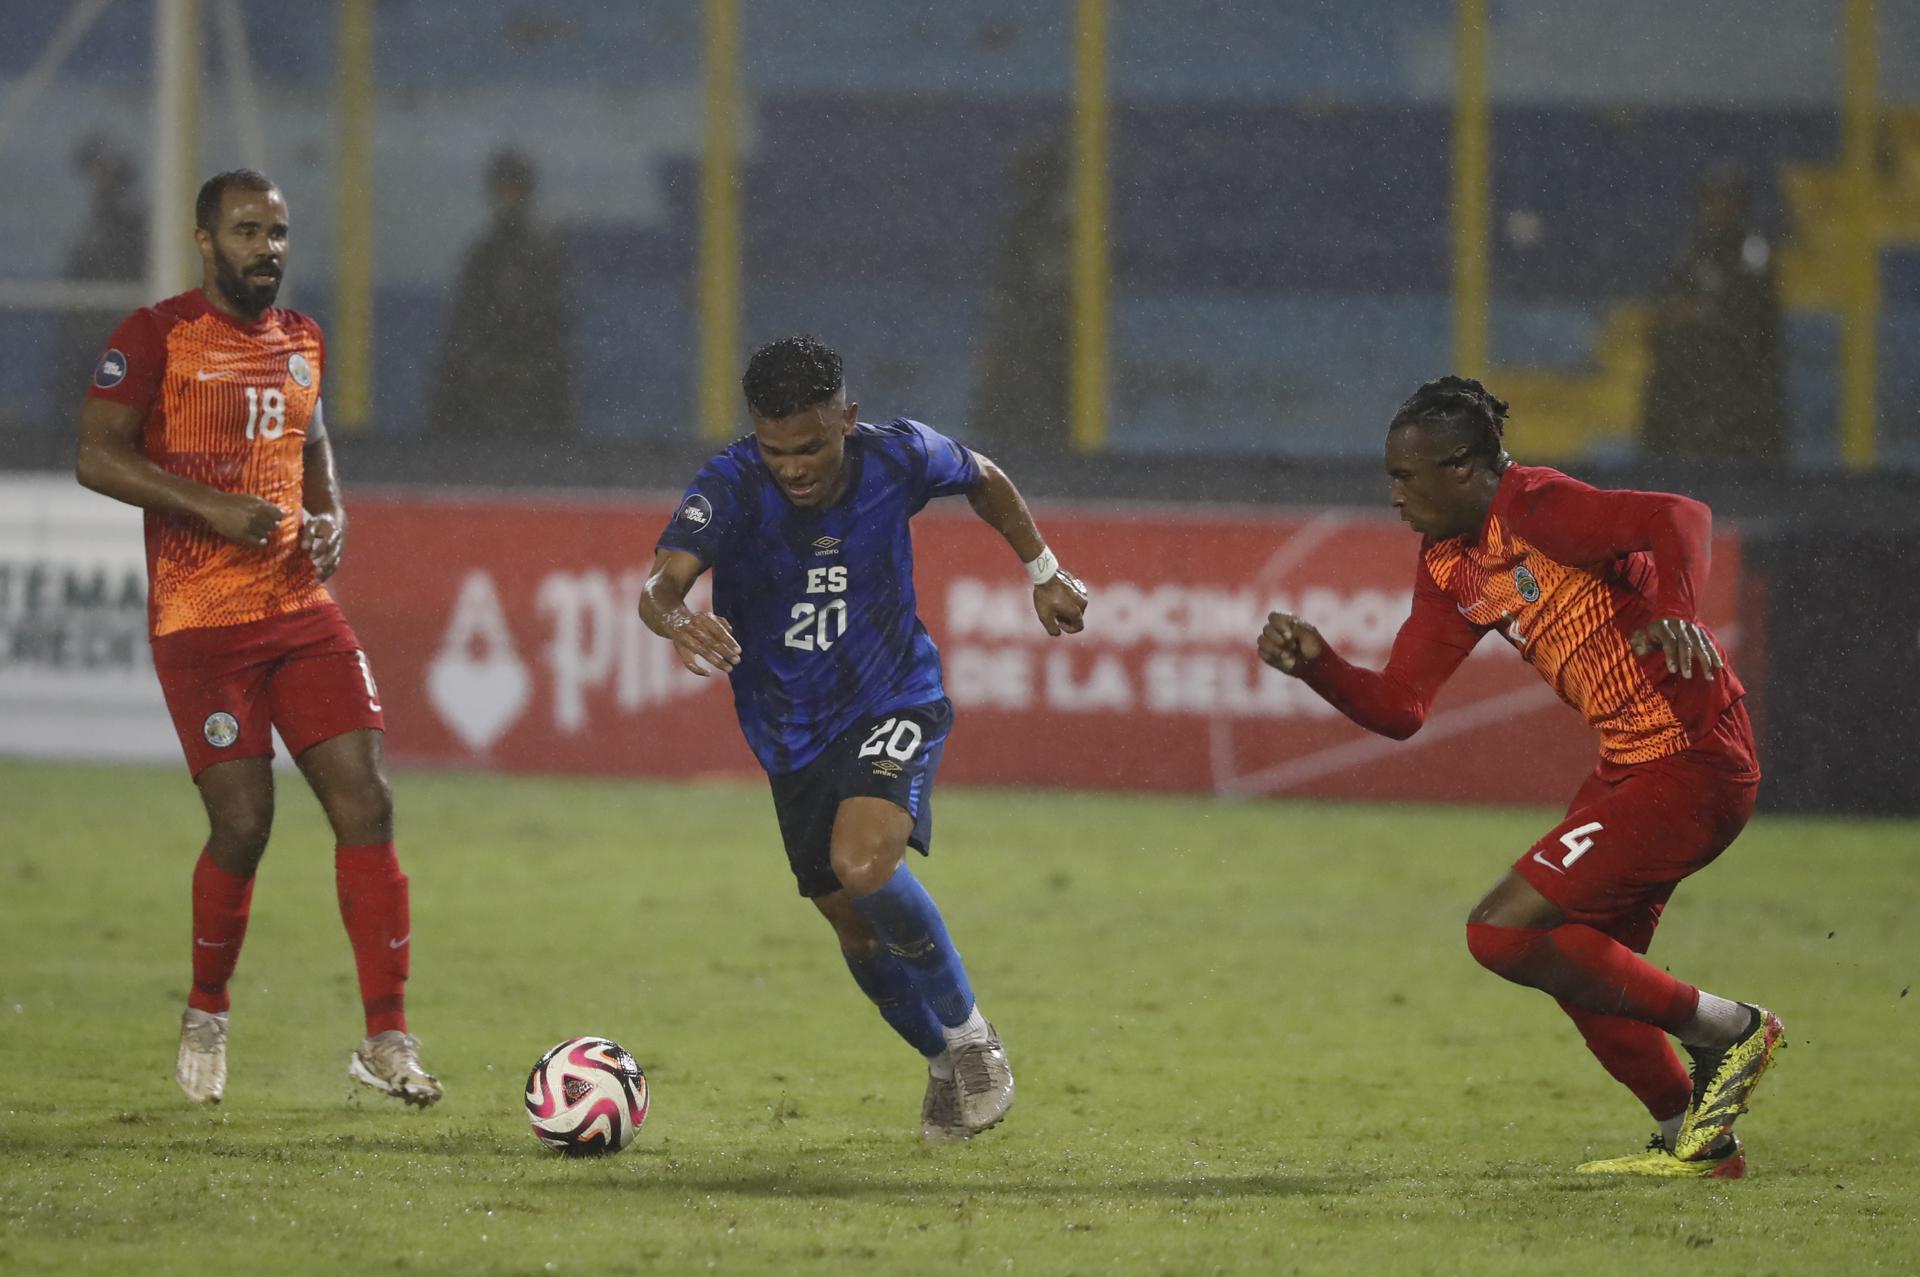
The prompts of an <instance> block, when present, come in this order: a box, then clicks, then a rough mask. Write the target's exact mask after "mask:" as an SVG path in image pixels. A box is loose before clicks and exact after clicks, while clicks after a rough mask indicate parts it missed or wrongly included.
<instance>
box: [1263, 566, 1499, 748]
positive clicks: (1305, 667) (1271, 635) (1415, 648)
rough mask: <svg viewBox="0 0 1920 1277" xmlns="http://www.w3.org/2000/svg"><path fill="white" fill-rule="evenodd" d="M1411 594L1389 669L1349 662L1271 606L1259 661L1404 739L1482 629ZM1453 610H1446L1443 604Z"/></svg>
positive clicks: (1360, 720) (1364, 723)
mask: <svg viewBox="0 0 1920 1277" xmlns="http://www.w3.org/2000/svg"><path fill="white" fill-rule="evenodd" d="M1421 602H1422V599H1421V594H1420V593H1419V592H1416V593H1415V596H1414V611H1413V615H1412V616H1409V617H1408V618H1407V620H1406V622H1405V623H1404V624H1402V625H1401V627H1400V633H1399V634H1398V635H1397V636H1395V638H1394V641H1393V655H1392V656H1390V657H1389V658H1388V659H1387V668H1386V669H1384V670H1380V671H1378V672H1375V671H1373V670H1369V669H1362V668H1361V667H1359V666H1357V665H1350V664H1348V663H1347V662H1346V661H1345V660H1343V659H1341V657H1340V655H1339V653H1337V652H1335V651H1334V650H1333V648H1332V646H1331V645H1330V644H1329V643H1328V642H1327V640H1326V639H1325V638H1323V637H1322V636H1321V634H1320V631H1319V630H1317V629H1315V628H1314V627H1313V626H1312V625H1309V624H1308V623H1307V622H1305V621H1303V620H1301V619H1300V618H1299V617H1297V616H1294V615H1292V614H1290V613H1287V612H1272V613H1269V614H1268V616H1267V624H1266V627H1265V628H1264V629H1262V630H1261V631H1260V638H1259V641H1258V649H1259V652H1260V659H1261V660H1263V661H1265V662H1266V663H1267V664H1268V665H1271V666H1273V668H1275V669H1277V670H1279V671H1280V672H1281V673H1283V674H1291V675H1292V676H1293V677H1295V678H1297V679H1299V680H1300V681H1302V682H1303V683H1305V684H1306V685H1307V686H1308V687H1311V688H1312V689H1313V690H1314V691H1316V692H1318V693H1319V694H1320V697H1321V699H1323V700H1325V701H1326V702H1327V704H1329V705H1331V706H1333V707H1334V708H1335V709H1337V710H1339V711H1340V712H1341V713H1342V714H1345V715H1346V716H1347V717H1348V718H1350V719H1352V720H1353V721H1354V722H1355V723H1357V724H1359V725H1360V726H1361V727H1364V728H1366V729H1367V730H1368V731H1370V732H1375V733H1377V734H1379V735H1381V736H1387V737H1391V738H1392V739H1394V740H1405V739H1407V737H1409V736H1411V735H1413V734H1414V733H1415V732H1417V731H1419V730H1420V728H1421V727H1422V726H1423V725H1424V724H1425V723H1426V721H1427V713H1428V711H1429V710H1430V709H1431V708H1432V705H1433V698H1434V696H1435V694H1436V693H1438V692H1439V690H1440V688H1441V685H1442V684H1444V683H1445V682H1446V681H1447V679H1448V677H1449V676H1451V675H1452V673H1453V671H1454V670H1456V669H1458V668H1459V667H1460V662H1461V661H1463V660H1465V659H1466V657H1467V653H1468V652H1470V651H1472V650H1473V645H1474V644H1475V643H1476V642H1478V641H1479V637H1480V636H1479V634H1478V633H1477V632H1475V631H1474V630H1473V629H1472V628H1471V627H1469V626H1467V625H1466V624H1465V622H1459V623H1458V624H1457V625H1449V624H1448V621H1449V617H1448V616H1446V615H1438V614H1436V613H1434V612H1433V611H1432V610H1431V608H1430V607H1429V608H1426V609H1423V608H1422V606H1421ZM1448 611H1449V613H1451V609H1448Z"/></svg>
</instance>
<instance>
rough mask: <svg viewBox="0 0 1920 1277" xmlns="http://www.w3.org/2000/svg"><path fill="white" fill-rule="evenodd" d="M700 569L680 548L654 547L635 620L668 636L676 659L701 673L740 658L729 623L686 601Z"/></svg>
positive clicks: (728, 665) (703, 568) (725, 667)
mask: <svg viewBox="0 0 1920 1277" xmlns="http://www.w3.org/2000/svg"><path fill="white" fill-rule="evenodd" d="M706 570H707V565H706V564H704V563H702V562H701V561H700V560H699V558H698V557H697V556H695V555H691V554H688V553H687V552H686V551H685V550H660V551H659V552H657V553H656V554H655V555H654V556H653V571H652V572H651V573H650V574H648V576H647V584H646V586H645V587H644V588H643V589H642V590H641V591H640V620H641V622H642V623H643V624H645V625H646V627H647V628H648V629H650V630H652V631H653V632H654V633H655V634H658V635H659V636H660V637H661V638H663V639H669V640H671V641H672V643H673V647H674V650H675V651H676V652H678V653H679V654H680V663H681V664H682V665H684V666H686V667H687V668H688V669H689V670H692V671H693V672H694V673H695V674H698V675H699V676H700V677H702V678H706V677H707V676H708V675H709V674H710V673H711V672H712V671H713V670H730V669H732V668H733V667H734V666H736V665H738V664H739V663H740V644H739V642H738V641H736V640H735V639H734V637H733V627H732V626H731V625H728V624H727V623H726V621H725V619H724V618H721V617H718V616H715V615H713V613H711V612H694V611H692V610H691V609H689V608H688V607H687V593H688V592H689V591H690V590H692V589H693V583H694V582H695V581H698V580H699V579H700V574H701V573H702V572H705V571H706ZM703 661H704V662H705V665H703V664H702V662H703ZM709 667H711V668H709Z"/></svg>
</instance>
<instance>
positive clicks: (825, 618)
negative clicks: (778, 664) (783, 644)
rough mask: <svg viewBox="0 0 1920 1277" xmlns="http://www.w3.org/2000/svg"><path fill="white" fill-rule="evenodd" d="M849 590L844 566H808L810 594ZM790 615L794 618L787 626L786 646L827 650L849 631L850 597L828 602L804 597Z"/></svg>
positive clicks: (805, 650) (808, 590) (807, 649)
mask: <svg viewBox="0 0 1920 1277" xmlns="http://www.w3.org/2000/svg"><path fill="white" fill-rule="evenodd" d="M846 592H847V569H846V568H845V567H844V566H840V565H836V566H834V567H830V568H808V569H807V593H808V594H845V593H846ZM789 615H790V616H791V617H792V618H793V624H792V625H789V626H788V627H787V646H788V647H792V648H798V649H799V650H800V651H802V652H824V651H826V650H827V649H828V648H830V647H832V646H833V645H834V644H835V643H836V642H838V641H839V639H840V636H841V635H843V634H845V633H846V632H847V601H846V600H845V599H842V598H834V599H828V600H826V601H825V602H815V601H814V600H812V599H802V600H801V601H800V602H798V603H795V604H794V605H793V611H792V612H790V613H789Z"/></svg>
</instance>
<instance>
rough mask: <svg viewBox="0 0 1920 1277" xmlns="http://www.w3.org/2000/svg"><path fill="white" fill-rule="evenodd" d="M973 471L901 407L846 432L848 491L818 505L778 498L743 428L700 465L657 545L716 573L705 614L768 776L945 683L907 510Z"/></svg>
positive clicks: (969, 480) (948, 491)
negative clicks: (917, 594)
mask: <svg viewBox="0 0 1920 1277" xmlns="http://www.w3.org/2000/svg"><path fill="white" fill-rule="evenodd" d="M980 478H981V476H980V467H979V466H978V465H977V464H976V463H975V461H974V458H973V454H972V453H971V452H969V451H968V450H967V449H965V448H963V447H961V446H960V445H959V444H957V443H955V442H954V441H953V440H951V439H949V438H947V437H946V436H945V435H942V434H939V433H938V432H936V431H933V430H930V429H928V428H927V427H926V426H923V425H921V424H920V423H919V422H917V421H908V420H906V419H905V418H903V417H896V418H895V419H894V420H892V421H890V422H888V423H887V424H886V425H884V426H870V425H867V424H866V423H864V422H862V423H861V424H860V425H859V427H858V428H856V429H855V431H854V433H853V434H852V436H850V437H849V438H848V439H847V451H846V488H845V490H844V491H843V492H842V493H841V495H840V498H839V499H838V500H837V501H835V502H834V503H833V504H832V505H831V506H827V507H825V508H823V509H818V510H814V509H802V508H799V507H797V506H795V505H793V503H791V502H790V501H788V500H787V498H786V497H785V496H784V495H783V494H782V493H781V491H780V488H779V485H778V484H777V483H775V481H774V478H773V476H772V474H771V473H770V472H769V471H768V470H767V467H766V464H765V463H764V462H763V461H762V460H761V458H760V451H759V448H758V446H757V445H756V444H755V442H754V440H753V438H752V437H751V436H749V437H747V438H745V439H741V440H739V441H738V442H736V443H735V444H733V446H732V447H730V448H728V449H727V450H726V451H725V452H722V453H721V454H720V455H718V456H716V457H715V458H714V459H713V460H711V461H709V462H708V463H707V464H706V465H705V466H704V467H703V468H702V469H701V471H700V474H699V477H697V478H696V479H695V480H694V481H693V486H691V487H690V488H688V489H687V493H686V496H685V497H684V498H683V499H682V500H681V502H680V508H679V510H678V511H676V512H675V514H674V516H673V519H672V520H671V521H670V522H669V523H668V524H667V528H666V531H664V532H662V533H661V534H660V542H659V544H660V548H662V549H667V550H684V551H685V552H686V553H688V554H691V555H694V556H696V557H697V558H699V560H700V561H701V562H702V563H705V564H706V565H707V566H708V567H710V568H711V569H712V570H713V611H714V615H716V616H720V617H723V618H725V619H726V621H727V623H728V624H730V625H731V626H732V627H733V633H734V637H735V638H736V639H737V640H739V643H740V664H739V665H738V666H736V667H735V668H734V670H733V672H732V675H731V678H732V682H733V703H734V709H735V711H736V712H737V713H738V714H739V716H740V730H741V731H742V732H744V733H745V734H746V737H747V744H748V746H750V747H751V748H752V750H753V752H754V756H755V757H757V758H758V759H759V760H760V765H761V766H762V767H764V768H766V769H767V771H768V772H769V773H771V774H774V775H780V774H782V773H785V772H791V771H796V770H798V769H799V768H802V767H805V766H806V765H807V764H808V763H810V762H812V761H813V760H814V759H815V758H816V757H818V756H819V754H820V752H821V751H822V750H824V749H825V748H826V747H827V746H828V745H829V744H830V743H831V742H832V741H833V740H834V738H835V737H837V736H839V735H841V734H842V733H843V732H846V731H847V730H848V729H850V728H851V727H853V725H854V724H855V723H857V722H858V721H860V720H861V719H862V718H868V717H872V716H873V715H875V714H881V713H885V712H887V711H888V710H893V709H902V708H905V707H906V706H909V705H923V704H925V703H927V702H928V701H935V700H939V699H940V698H941V697H942V696H944V695H945V694H946V692H945V689H944V688H943V687H942V685H941V681H940V650H939V649H938V648H937V647H935V646H934V644H933V639H932V637H931V636H929V635H928V633H927V627H926V626H924V625H922V624H921V623H920V617H919V616H918V615H917V614H916V611H915V600H914V591H913V538H912V535H911V533H910V532H909V530H908V527H907V520H908V519H910V518H912V517H913V516H914V515H915V514H918V513H919V512H920V510H921V509H922V508H923V507H924V506H925V505H926V504H927V502H928V501H930V500H932V499H933V498H934V497H945V496H953V495H956V494H958V493H964V492H969V491H971V490H973V489H974V488H976V487H978V486H979V485H980Z"/></svg>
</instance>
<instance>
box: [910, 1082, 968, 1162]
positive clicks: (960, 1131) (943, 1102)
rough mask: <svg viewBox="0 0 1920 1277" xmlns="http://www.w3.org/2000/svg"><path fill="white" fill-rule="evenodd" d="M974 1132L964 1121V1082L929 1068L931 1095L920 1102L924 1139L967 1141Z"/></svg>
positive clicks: (942, 1141) (944, 1141)
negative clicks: (961, 1107)
mask: <svg viewBox="0 0 1920 1277" xmlns="http://www.w3.org/2000/svg"><path fill="white" fill-rule="evenodd" d="M972 1134H973V1132H972V1131H970V1130H968V1129H967V1127H966V1123H964V1122H962V1121H961V1120H960V1084H959V1083H958V1082H957V1081H955V1080H954V1079H953V1078H952V1077H944V1078H942V1077H935V1076H934V1074H933V1071H932V1070H931V1069H929V1070H928V1071H927V1095H926V1098H925V1099H923V1100H921V1101H920V1138H921V1139H923V1140H925V1141H926V1142H927V1143H929V1144H944V1143H946V1142H948V1141H949V1140H964V1139H966V1138H968V1137H969V1136H971V1135H972Z"/></svg>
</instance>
